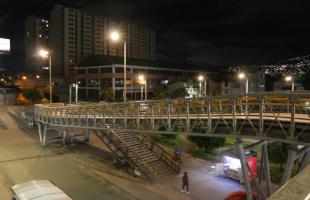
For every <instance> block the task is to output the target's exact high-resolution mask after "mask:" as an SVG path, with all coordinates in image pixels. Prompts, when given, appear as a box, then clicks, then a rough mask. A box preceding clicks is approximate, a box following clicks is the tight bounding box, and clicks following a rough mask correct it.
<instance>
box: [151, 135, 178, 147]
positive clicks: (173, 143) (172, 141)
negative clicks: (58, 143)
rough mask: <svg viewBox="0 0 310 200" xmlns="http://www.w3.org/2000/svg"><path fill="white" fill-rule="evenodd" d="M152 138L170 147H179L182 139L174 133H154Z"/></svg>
mask: <svg viewBox="0 0 310 200" xmlns="http://www.w3.org/2000/svg"><path fill="white" fill-rule="evenodd" d="M153 139H154V140H155V141H156V142H158V143H160V144H164V145H166V146H168V147H170V148H176V147H180V146H181V145H182V140H181V139H180V138H179V137H177V136H176V135H161V134H156V135H155V136H154V137H153Z"/></svg>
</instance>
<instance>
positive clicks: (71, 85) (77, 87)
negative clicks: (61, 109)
mask: <svg viewBox="0 0 310 200" xmlns="http://www.w3.org/2000/svg"><path fill="white" fill-rule="evenodd" d="M79 83H80V82H76V83H72V84H70V85H69V103H71V102H72V88H73V87H74V88H75V103H77V102H78V98H79Z"/></svg>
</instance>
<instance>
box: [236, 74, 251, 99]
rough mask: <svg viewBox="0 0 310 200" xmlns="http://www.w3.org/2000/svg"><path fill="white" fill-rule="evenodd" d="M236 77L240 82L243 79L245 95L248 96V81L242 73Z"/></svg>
mask: <svg viewBox="0 0 310 200" xmlns="http://www.w3.org/2000/svg"><path fill="white" fill-rule="evenodd" d="M238 77H239V79H240V80H242V79H245V94H248V93H249V79H248V77H247V76H246V75H245V73H243V72H241V73H239V74H238Z"/></svg>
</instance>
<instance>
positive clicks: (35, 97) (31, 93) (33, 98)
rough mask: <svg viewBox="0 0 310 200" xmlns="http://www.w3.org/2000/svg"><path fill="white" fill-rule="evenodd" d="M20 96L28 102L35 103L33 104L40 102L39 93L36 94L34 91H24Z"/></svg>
mask: <svg viewBox="0 0 310 200" xmlns="http://www.w3.org/2000/svg"><path fill="white" fill-rule="evenodd" d="M22 94H23V96H24V97H26V99H28V100H30V101H31V102H32V103H35V102H37V101H39V100H41V98H42V96H41V94H40V92H38V91H37V90H35V89H28V90H24V91H23V92H22Z"/></svg>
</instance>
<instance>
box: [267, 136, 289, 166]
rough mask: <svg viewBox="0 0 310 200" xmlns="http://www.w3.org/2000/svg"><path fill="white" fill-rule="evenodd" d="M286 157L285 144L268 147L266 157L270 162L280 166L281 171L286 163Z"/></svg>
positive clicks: (273, 144)
mask: <svg viewBox="0 0 310 200" xmlns="http://www.w3.org/2000/svg"><path fill="white" fill-rule="evenodd" d="M287 156H288V151H287V144H283V143H278V142H275V143H271V144H269V145H268V157H269V160H270V162H271V163H275V164H280V167H281V169H283V165H284V164H285V163H286V158H287Z"/></svg>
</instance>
